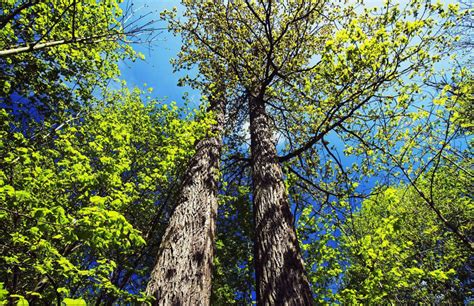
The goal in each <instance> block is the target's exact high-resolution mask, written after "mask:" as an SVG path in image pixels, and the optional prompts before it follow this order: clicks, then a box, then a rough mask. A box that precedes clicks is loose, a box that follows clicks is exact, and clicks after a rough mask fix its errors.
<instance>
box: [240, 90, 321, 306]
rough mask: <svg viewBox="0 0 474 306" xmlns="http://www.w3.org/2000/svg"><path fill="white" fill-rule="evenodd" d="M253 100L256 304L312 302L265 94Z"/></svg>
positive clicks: (251, 121) (251, 100) (251, 101)
mask: <svg viewBox="0 0 474 306" xmlns="http://www.w3.org/2000/svg"><path fill="white" fill-rule="evenodd" d="M249 104H250V105H249V108H250V133H251V157H252V179H253V203H254V222H255V250H254V252H255V273H256V278H257V304H258V305H312V304H313V298H312V293H311V289H310V286H309V282H308V280H307V277H306V272H305V270H304V266H303V260H302V258H301V254H300V250H299V245H298V240H297V238H296V232H295V229H294V227H293V216H292V214H291V211H290V207H289V201H288V194H287V192H286V187H285V184H284V182H283V173H282V170H281V167H280V165H279V163H278V157H277V151H276V147H275V144H274V142H273V140H272V130H271V126H270V122H269V118H268V117H267V115H266V111H265V103H264V100H263V97H261V96H257V97H251V98H250V101H249Z"/></svg>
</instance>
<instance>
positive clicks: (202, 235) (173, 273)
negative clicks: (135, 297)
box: [147, 93, 225, 305]
mask: <svg viewBox="0 0 474 306" xmlns="http://www.w3.org/2000/svg"><path fill="white" fill-rule="evenodd" d="M224 108H225V100H224V97H223V96H222V93H218V94H217V95H215V96H212V97H211V98H210V105H209V108H208V111H209V112H210V113H211V114H213V116H214V117H215V123H214V124H213V125H212V128H211V134H210V135H208V136H207V137H204V138H203V139H201V140H199V141H197V143H196V145H195V151H196V153H195V154H194V156H193V157H192V158H191V160H190V161H189V165H188V167H187V169H186V173H185V176H184V179H183V182H182V185H181V187H180V195H179V197H178V199H177V203H176V207H175V209H174V211H173V214H172V216H171V219H170V221H169V224H168V227H167V229H166V232H165V234H164V236H163V238H162V241H161V244H160V249H159V251H158V252H159V253H158V256H157V260H156V263H155V267H154V269H153V271H152V273H151V276H150V281H149V282H148V285H147V294H148V295H150V296H153V297H154V298H155V302H154V304H155V305H208V304H210V297H211V279H212V265H213V258H214V257H213V254H214V241H215V227H216V225H215V222H216V215H217V201H218V199H217V193H218V186H217V184H218V181H219V163H220V154H221V148H222V131H223V126H224Z"/></svg>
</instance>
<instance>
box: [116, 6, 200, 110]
mask: <svg viewBox="0 0 474 306" xmlns="http://www.w3.org/2000/svg"><path fill="white" fill-rule="evenodd" d="M133 3H134V8H135V10H136V12H135V14H136V15H137V16H139V15H142V14H146V13H148V12H151V13H152V14H151V15H150V16H149V17H150V18H149V19H156V20H157V19H159V13H160V12H161V11H163V10H164V9H171V8H173V7H177V8H178V9H180V8H181V6H180V1H179V0H155V1H146V0H134V1H133ZM156 26H157V27H166V23H165V22H163V21H159V22H158V23H157V25H156ZM180 46H181V39H180V37H179V36H178V37H175V36H173V35H172V34H170V33H167V32H166V31H163V32H162V33H161V34H160V35H159V36H158V37H157V40H156V41H154V42H153V46H152V48H151V49H149V48H148V46H147V45H134V46H133V47H134V49H135V50H136V51H139V52H141V53H143V54H144V55H145V60H144V61H141V60H137V61H135V62H131V61H126V62H121V63H120V64H119V66H120V70H121V74H122V75H121V78H122V79H124V80H125V81H127V84H128V86H129V87H134V86H138V87H143V85H144V84H147V86H150V87H152V88H153V89H154V90H153V95H154V96H155V97H157V98H166V101H167V102H171V101H176V102H178V103H179V104H181V103H180V102H182V100H183V99H182V96H183V94H184V93H185V92H189V99H190V100H191V101H192V104H191V105H190V106H197V105H198V103H199V98H200V94H199V92H197V91H193V90H191V89H190V88H183V87H178V86H177V85H176V84H177V82H178V79H179V78H180V77H181V76H183V75H184V74H185V72H179V73H173V67H172V66H171V64H170V60H171V59H172V58H173V57H175V56H176V55H177V53H178V52H179V49H180Z"/></svg>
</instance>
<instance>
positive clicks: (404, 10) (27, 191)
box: [0, 0, 474, 305]
mask: <svg viewBox="0 0 474 306" xmlns="http://www.w3.org/2000/svg"><path fill="white" fill-rule="evenodd" d="M272 2H273V1H268V2H265V1H244V0H242V1H240V0H239V1H229V2H226V1H214V2H213V1H204V2H200V1H188V0H183V1H182V5H183V7H184V13H183V14H184V16H185V17H186V18H184V19H183V18H182V16H180V15H178V10H176V9H170V10H167V11H165V12H162V13H161V15H160V18H161V19H162V22H167V25H168V30H169V31H170V32H172V33H174V34H176V35H180V37H181V39H182V40H183V46H182V49H181V52H180V53H179V54H178V55H177V57H176V58H175V59H174V60H173V64H174V67H175V68H176V69H177V70H187V71H188V72H189V74H188V75H187V76H186V77H185V78H183V79H182V80H181V81H180V85H188V86H191V87H192V88H195V89H199V90H200V91H201V93H202V94H203V97H202V99H201V102H202V103H201V104H202V105H201V106H200V107H199V108H198V109H190V108H189V107H187V106H186V103H185V101H184V102H180V103H176V102H171V103H168V102H164V101H161V100H160V99H158V98H156V97H155V96H154V93H153V90H152V88H144V89H143V90H142V89H138V88H129V87H128V86H127V84H126V83H125V82H124V81H121V80H120V70H119V63H120V62H121V61H123V60H127V59H128V60H130V59H131V60H133V61H135V60H139V59H140V58H143V55H142V54H140V53H137V52H135V51H134V50H133V48H132V43H137V42H142V37H144V36H145V37H152V36H150V35H153V33H156V24H155V23H152V22H147V21H146V20H143V19H141V18H140V17H136V16H133V11H132V10H131V9H130V6H129V5H128V4H126V3H122V1H120V0H88V1H84V0H71V1H63V0H48V1H36V0H29V1H17V0H5V1H1V2H0V71H1V72H0V223H1V226H0V230H1V236H0V251H1V252H0V253H1V255H0V304H11V305H15V304H16V305H28V304H29V303H30V304H51V303H57V304H65V305H81V304H82V305H86V304H87V305H88V304H97V305H102V304H104V305H112V304H127V303H152V302H153V298H152V297H147V296H146V294H145V288H146V286H147V282H148V280H149V278H150V273H151V271H152V269H153V266H154V264H155V259H156V256H157V254H159V252H160V242H161V238H162V236H163V234H164V232H165V229H166V226H167V225H168V222H169V220H170V217H171V216H172V214H173V211H174V209H175V206H176V202H177V200H178V199H179V197H180V190H181V189H180V188H181V186H182V184H183V182H184V181H185V180H184V179H183V178H184V177H185V174H186V169H187V167H188V162H189V161H190V159H191V158H192V156H193V155H194V153H195V149H196V148H195V144H196V143H197V142H198V141H199V140H201V139H203V138H205V137H209V136H215V135H214V134H213V132H212V131H211V130H212V126H213V125H214V124H215V123H216V120H215V116H214V114H213V112H206V107H207V106H208V101H207V100H208V98H209V96H211V95H212V93H214V92H216V91H217V90H221V91H222V92H223V93H224V94H225V97H226V102H227V107H226V123H225V131H224V133H223V135H222V136H223V142H224V152H223V154H222V157H221V165H222V166H221V171H220V173H216V177H217V178H218V179H219V207H218V214H217V220H216V223H217V235H216V237H215V257H214V259H213V264H214V268H213V279H212V284H213V285H212V303H213V304H215V305H232V304H252V302H253V301H254V300H255V297H254V294H255V291H256V290H257V289H256V285H255V268H254V266H253V264H254V262H255V260H256V259H255V254H254V251H253V248H254V242H255V236H256V233H255V228H254V226H255V224H254V219H253V218H254V214H253V213H254V211H253V207H252V201H253V200H254V198H255V195H254V193H253V192H254V189H252V173H251V164H252V163H251V161H252V156H251V154H250V153H249V144H248V142H249V139H248V137H249V135H248V134H249V133H248V131H247V130H246V129H247V128H246V126H248V120H249V119H248V112H249V107H248V105H247V104H246V102H247V101H248V99H249V97H250V96H251V94H253V93H255V92H258V93H259V95H261V97H264V100H265V103H266V107H267V116H268V118H271V128H272V130H273V134H274V135H273V136H275V137H274V138H275V139H274V143H275V144H276V148H277V153H278V156H277V157H278V164H279V165H281V169H282V170H283V179H284V185H285V188H286V193H287V194H288V200H289V205H290V207H291V210H292V213H293V215H294V226H295V230H296V233H297V235H298V242H299V247H300V251H301V256H302V258H303V261H304V264H305V269H306V273H307V278H308V281H309V283H310V286H311V290H312V294H313V298H314V302H315V303H316V304H328V303H335V304H386V303H394V304H406V303H422V304H424V303H427V304H439V303H452V304H462V303H467V302H469V301H472V299H473V296H472V289H473V282H474V280H473V273H472V269H473V268H472V260H473V258H472V251H473V248H474V244H473V242H472V237H474V225H473V220H474V201H473V194H472V190H473V184H472V182H473V177H474V172H473V164H472V163H473V159H472V158H473V157H472V145H473V142H472V132H473V127H474V122H473V115H472V114H473V75H472V70H471V68H472V65H470V64H469V61H470V60H471V58H470V57H469V55H466V54H465V53H463V50H465V48H466V46H469V44H471V46H472V39H471V38H472V36H469V35H472V32H469V31H472V25H471V28H469V26H467V27H466V24H465V23H463V22H465V21H466V20H469V19H468V16H469V14H472V8H471V9H470V10H469V8H468V10H467V11H466V10H463V9H461V6H460V5H458V4H452V3H451V4H443V3H440V2H437V3H434V2H429V1H422V0H411V1H407V3H403V4H396V3H395V2H393V3H392V1H386V2H384V3H383V4H381V5H380V6H378V7H374V8H364V7H363V6H361V4H354V5H352V4H348V3H339V2H336V1H335V2H332V1H299V0H298V1H289V0H288V1H275V3H274V6H272ZM461 23H463V25H464V28H463V29H464V30H465V31H464V32H461V33H460V32H459V31H458V30H457V29H458V27H459V24H461ZM470 39H471V40H470ZM145 40H146V39H145ZM157 52H159V50H157ZM196 67H197V69H194V70H193V68H196ZM152 81H156V82H159V80H150V82H149V83H152ZM157 94H158V95H159V94H160V93H157ZM190 218H191V219H192V216H190Z"/></svg>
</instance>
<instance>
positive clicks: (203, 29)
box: [170, 1, 457, 304]
mask: <svg viewBox="0 0 474 306" xmlns="http://www.w3.org/2000/svg"><path fill="white" fill-rule="evenodd" d="M183 3H184V4H185V7H186V10H185V13H184V15H185V17H186V20H185V21H183V22H180V21H179V20H177V19H173V18H171V23H170V25H171V28H172V29H174V30H175V31H177V32H180V33H186V34H185V47H184V48H183V52H182V53H181V54H182V55H183V56H184V57H182V58H181V60H183V61H186V62H187V63H196V62H200V61H202V60H203V56H202V54H203V53H205V54H206V56H205V57H204V58H209V56H208V55H207V54H213V55H214V56H215V57H216V58H217V59H218V60H219V61H220V62H222V63H223V65H225V66H226V68H227V70H225V71H226V72H230V73H227V74H225V75H221V78H226V77H227V78H231V79H233V80H234V82H235V86H234V87H232V90H233V92H234V93H241V94H242V93H243V94H244V95H246V97H247V101H248V104H247V105H245V106H244V107H241V108H239V110H240V111H242V112H246V115H248V116H249V118H250V134H251V145H250V148H251V162H252V169H253V174H252V175H253V186H254V188H253V192H252V199H253V202H254V223H255V224H254V226H255V228H256V231H255V241H254V242H255V258H254V261H255V267H256V277H257V300H258V303H259V304H268V303H290V304H291V303H298V304H305V303H311V300H312V294H311V292H310V288H309V285H308V282H307V281H306V276H305V275H304V274H305V272H304V269H302V267H303V265H302V262H301V255H300V251H299V247H298V243H297V241H296V239H295V237H296V234H295V233H294V229H293V226H292V216H291V212H290V205H289V201H288V198H287V191H286V188H285V184H284V183H283V182H284V181H283V180H284V177H283V174H282V170H281V168H280V167H281V164H282V163H285V164H287V165H291V166H293V167H295V168H296V169H298V170H295V169H293V170H295V175H300V177H301V178H302V179H305V180H306V181H305V183H306V182H309V183H310V185H311V183H312V182H311V179H310V180H308V179H307V177H305V176H304V175H301V173H303V172H306V171H308V172H307V173H310V175H311V176H312V178H317V179H319V178H321V177H323V176H324V173H323V172H324V169H330V170H331V171H332V174H331V173H330V171H328V173H327V177H328V178H329V177H330V178H332V179H334V180H333V182H332V183H331V184H327V186H324V185H326V182H322V183H321V184H312V185H311V186H312V187H315V188H319V189H320V191H321V190H322V191H329V193H328V194H329V195H331V196H334V195H344V194H345V195H347V193H348V192H351V191H353V190H354V188H355V187H354V186H356V185H355V184H347V185H346V188H342V187H341V185H344V184H338V181H337V179H341V181H342V182H344V183H345V182H347V181H346V178H347V175H346V174H347V173H346V172H345V169H344V167H343V166H342V164H341V163H337V168H336V169H335V170H334V168H333V167H332V166H331V164H330V163H329V162H328V163H326V165H320V162H322V161H324V160H325V158H326V156H329V158H330V159H334V160H335V161H336V162H339V160H338V159H337V155H336V154H334V153H333V152H331V149H330V147H329V145H328V142H327V140H326V139H325V138H327V137H329V136H330V135H340V136H341V138H342V139H343V140H344V141H350V140H351V141H358V142H361V139H362V140H363V139H364V137H360V138H358V133H354V130H357V132H359V131H360V130H362V129H363V128H365V131H366V132H367V133H371V132H374V128H370V127H367V126H368V125H370V122H373V121H370V120H372V119H373V118H377V119H378V120H380V121H381V123H380V125H378V127H379V128H380V129H381V130H383V131H380V132H379V133H381V135H386V133H391V132H392V131H395V132H394V134H395V135H401V134H402V131H403V129H401V128H400V126H398V125H397V124H398V123H397V124H396V121H397V119H398V118H399V117H398V116H400V115H405V114H406V113H407V110H408V109H410V106H412V105H413V104H414V102H413V101H412V100H410V99H409V96H410V94H411V93H413V92H416V91H417V90H418V89H417V87H416V86H415V85H413V84H412V83H405V82H403V81H402V80H403V78H407V79H409V78H412V79H417V80H419V79H425V78H427V77H429V75H430V69H431V67H432V65H433V63H434V62H437V61H439V59H440V54H441V55H442V54H443V52H445V51H446V50H447V49H443V46H444V45H447V46H449V43H450V41H449V40H450V39H449V38H445V37H443V35H440V33H443V32H445V31H446V29H447V28H449V27H450V26H452V24H453V21H455V20H456V10H457V8H456V6H449V7H448V9H444V8H442V6H440V5H438V4H436V5H429V4H426V3H424V2H423V1H411V2H410V3H408V4H407V5H406V7H404V8H403V9H401V8H400V6H399V5H395V4H393V3H391V2H388V3H386V4H385V6H384V7H383V8H380V9H367V10H365V11H363V12H362V13H361V14H359V15H358V14H356V11H355V10H354V8H353V7H351V6H349V5H343V6H338V5H335V4H334V3H332V2H329V1H327V2H313V1H309V2H306V1H278V2H274V1H268V2H263V1H229V2H225V3H220V2H219V3H216V2H206V3H193V2H192V1H184V2H183ZM438 13H439V15H438ZM203 50H205V51H203ZM209 69H212V67H210V68H209ZM215 75H219V73H218V72H217V73H215V74H214V76H215ZM390 92H395V93H396V95H395V96H399V97H400V98H399V99H398V98H397V99H395V97H394V95H391V94H390ZM407 97H408V98H407ZM238 106H242V105H241V104H240V105H238ZM230 107H231V108H232V107H235V105H232V106H230ZM393 109H397V111H398V113H397V114H395V115H394V114H393ZM406 117H407V118H408V117H409V115H406ZM388 119H391V120H390V123H391V125H387V124H385V123H386V122H387V121H388ZM392 120H393V121H392ZM397 128H399V129H398V130H397ZM358 129H360V130H358ZM276 131H278V132H279V133H281V134H282V135H283V136H284V137H285V138H286V141H287V144H288V146H287V147H286V148H285V151H286V152H285V154H284V155H283V156H280V157H278V155H277V152H278V150H277V148H276V146H275V141H274V138H273V137H274V136H275V134H276V133H275V132H276ZM374 133H375V132H374ZM384 133H385V134H384ZM354 134H355V135H354ZM365 136H367V137H374V135H365ZM392 136H393V137H395V136H394V135H392V134H390V135H389V138H390V137H392ZM396 137H398V136H396ZM375 138H376V139H378V138H382V139H384V138H383V137H382V136H380V135H379V136H378V137H377V136H375ZM397 139H398V140H396V141H392V140H389V142H391V146H392V147H396V146H397V145H398V144H399V141H400V138H397ZM365 152H366V153H367V154H368V155H369V158H368V159H367V160H368V161H370V160H372V158H370V155H373V153H374V151H370V150H368V151H365ZM311 165H315V167H311ZM365 169H366V168H365V166H364V171H365ZM370 170H372V169H370ZM367 173H368V172H367ZM320 185H323V186H322V187H321V186H320ZM326 187H329V188H326ZM333 188H334V189H336V190H332V191H331V190H329V189H333ZM273 236H278V237H279V238H280V240H279V241H278V243H274V242H273V241H274V240H272V239H273ZM288 279H291V280H292V281H290V282H287V280H288Z"/></svg>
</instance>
